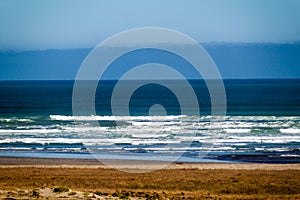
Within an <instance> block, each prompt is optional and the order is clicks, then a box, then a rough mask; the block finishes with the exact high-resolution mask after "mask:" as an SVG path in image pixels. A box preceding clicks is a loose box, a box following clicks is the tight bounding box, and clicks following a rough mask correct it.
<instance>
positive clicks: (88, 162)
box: [0, 156, 300, 170]
mask: <svg viewBox="0 0 300 200" xmlns="http://www.w3.org/2000/svg"><path fill="white" fill-rule="evenodd" d="M105 163H106V164H107V163H108V164H111V165H106V164H105ZM105 163H101V162H100V161H98V160H97V159H77V158H26V157H6V156H3V157H2V156H0V168H16V167H23V168H26V167H36V168H40V167H42V168H91V169H93V168H102V169H110V168H113V167H111V166H114V167H115V168H118V169H138V168H141V169H144V167H145V166H148V167H149V166H150V167H151V166H152V167H153V169H155V168H157V169H159V166H163V167H162V168H163V169H200V170H201V169H220V170H222V169H226V170H300V163H296V164H277V163H276V164H274V163H242V162H230V163H229V162H218V163H216V162H212V163H210V162H201V163H194V162H173V163H169V162H162V161H136V160H106V161H105Z"/></svg>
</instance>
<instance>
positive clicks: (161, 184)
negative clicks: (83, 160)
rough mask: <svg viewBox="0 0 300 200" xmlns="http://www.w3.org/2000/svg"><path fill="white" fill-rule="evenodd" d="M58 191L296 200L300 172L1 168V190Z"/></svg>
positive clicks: (299, 193) (158, 196)
mask: <svg viewBox="0 0 300 200" xmlns="http://www.w3.org/2000/svg"><path fill="white" fill-rule="evenodd" d="M56 186H61V187H64V188H70V189H72V190H76V191H85V192H95V193H96V192H98V193H99V194H100V193H101V194H109V195H112V194H115V195H116V194H118V195H119V196H120V195H122V194H123V195H125V196H123V197H124V198H125V197H126V195H127V198H128V197H129V196H139V195H140V196H143V197H145V198H148V197H149V198H148V199H151V198H152V197H153V198H161V199H164V198H172V197H174V198H182V197H185V198H220V197H222V199H227V198H228V199H230V198H236V199H238V198H242V199H253V198H258V199H264V198H267V199H286V198H291V199H295V198H297V197H300V171H299V170H266V171H264V170H218V169H201V170H200V169H164V170H158V171H154V172H151V173H144V174H130V173H125V172H120V171H117V170H113V169H95V168H43V167H10V168H0V188H1V189H2V190H17V189H22V190H26V189H27V190H28V189H34V188H45V187H49V188H55V187H56ZM129 193H130V194H129ZM128 194H129V195H128ZM147 194H148V196H147ZM155 195H156V196H155ZM150 197H151V198H150Z"/></svg>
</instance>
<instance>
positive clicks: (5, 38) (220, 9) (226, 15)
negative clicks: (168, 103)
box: [0, 0, 300, 80]
mask: <svg viewBox="0 0 300 200" xmlns="http://www.w3.org/2000/svg"><path fill="white" fill-rule="evenodd" d="M299 10H300V1H299V0H180V1H179V0H147V1H146V0H126V1H125V0H88V1H87V0H26V1H22V0H0V27H1V28H0V80H23V79H24V80H27V79H30V80H31V79H34V80H35V79H39V80H44V79H51V80H52V79H74V78H75V75H76V72H77V70H78V68H79V66H80V63H81V62H82V61H83V59H84V58H85V56H86V55H87V53H88V52H89V51H90V50H84V51H83V52H81V51H78V52H69V51H64V50H66V49H68V50H72V49H82V48H84V49H92V48H94V47H95V46H96V45H98V44H99V43H100V42H101V41H103V40H105V39H107V38H108V37H110V36H112V35H114V34H117V33H119V32H122V31H125V30H128V29H133V28H141V27H162V28H169V29H173V30H176V31H179V32H182V33H184V34H186V35H188V36H190V37H192V38H193V39H195V40H196V41H198V42H199V43H200V44H207V43H208V44H214V43H217V44H223V43H226V44H227V43H267V44H269V43H275V44H288V45H293V44H296V46H288V47H286V46H280V47H278V46H275V47H270V48H269V47H264V48H262V49H258V50H256V48H253V47H251V49H252V50H251V55H250V54H248V53H247V52H248V50H247V49H243V55H240V56H239V55H237V54H236V53H238V52H240V49H239V48H238V49H236V48H235V47H234V48H229V49H226V48H225V50H224V48H223V52H219V50H218V49H214V48H213V47H211V49H207V50H209V53H211V54H212V55H211V56H213V59H214V60H215V62H216V64H217V65H218V66H219V67H220V71H221V74H222V75H224V78H264V77H265V78H300V59H299V58H300V49H299V48H300V23H299V19H300V12H299ZM297 45H298V46H297ZM286 48H287V49H288V51H286V50H285V49H286ZM53 49H55V50H63V51H61V52H52V51H46V50H53ZM221 49H222V48H221ZM269 49H270V50H269ZM278 49H279V50H278ZM31 51H35V53H26V52H31ZM39 51H45V52H39ZM7 52H15V53H7ZM24 52H25V53H24ZM233 52H234V54H233ZM290 52H291V53H290ZM246 61H247V63H246ZM244 64H245V65H244ZM242 65H243V66H242ZM59 72H60V73H59Z"/></svg>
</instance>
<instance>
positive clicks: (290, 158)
mask: <svg viewBox="0 0 300 200" xmlns="http://www.w3.org/2000/svg"><path fill="white" fill-rule="evenodd" d="M73 84H74V82H73V81H2V82H0V155H2V156H26V157H58V158H60V157H72V158H74V157H76V158H91V157H92V156H91V155H90V152H91V151H92V152H93V153H94V154H97V155H99V157H101V158H103V159H104V158H105V159H106V158H107V159H108V158H111V159H124V158H125V159H126V158H132V159H154V160H170V159H171V160H172V157H176V156H179V157H180V158H179V161H191V162H201V161H203V160H205V161H211V162H215V161H246V162H265V163H268V162H272V163H295V162H297V163H299V162H300V80H299V79H278V80H277V79H266V80H224V84H225V89H226V99H227V114H226V116H225V117H224V119H223V120H221V121H217V122H214V123H212V122H211V120H212V117H211V116H210V115H211V99H210V96H209V92H208V89H207V87H206V84H205V83H204V81H201V80H191V81H190V84H191V85H192V87H193V89H194V91H195V93H196V95H197V98H198V101H199V109H200V116H195V115H193V114H192V113H193V112H192V111H193V109H194V107H193V106H191V107H190V110H191V114H184V115H182V113H181V110H180V102H178V99H177V98H176V96H175V95H174V94H173V93H172V92H171V91H170V90H168V88H166V87H163V86H161V85H158V84H147V85H144V86H142V87H140V88H138V89H137V90H136V91H135V92H134V93H133V95H132V96H131V99H130V101H129V111H130V116H128V115H118V116H114V115H112V110H111V94H112V92H113V89H114V86H115V84H116V81H102V82H100V83H99V86H98V89H97V92H96V95H95V109H96V113H97V114H96V116H91V115H89V113H84V114H83V115H82V116H75V117H74V116H73V113H72V91H73ZM125 84H129V85H130V84H135V82H134V81H128V82H127V83H125ZM170 84H175V85H176V86H177V87H179V88H180V84H181V83H180V82H178V81H175V80H173V81H170ZM100 86H101V87H100ZM83 98H84V97H83ZM118 100H119V101H123V99H122V98H120V99H118ZM155 104H160V105H162V106H163V107H164V109H165V114H166V115H151V116H149V109H150V108H151V106H152V105H155ZM118 109H120V110H122V109H123V108H121V107H120V108H118ZM95 120H96V121H97V123H98V124H99V126H94V125H93V122H94V121H95ZM130 156H131V157H130Z"/></svg>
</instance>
